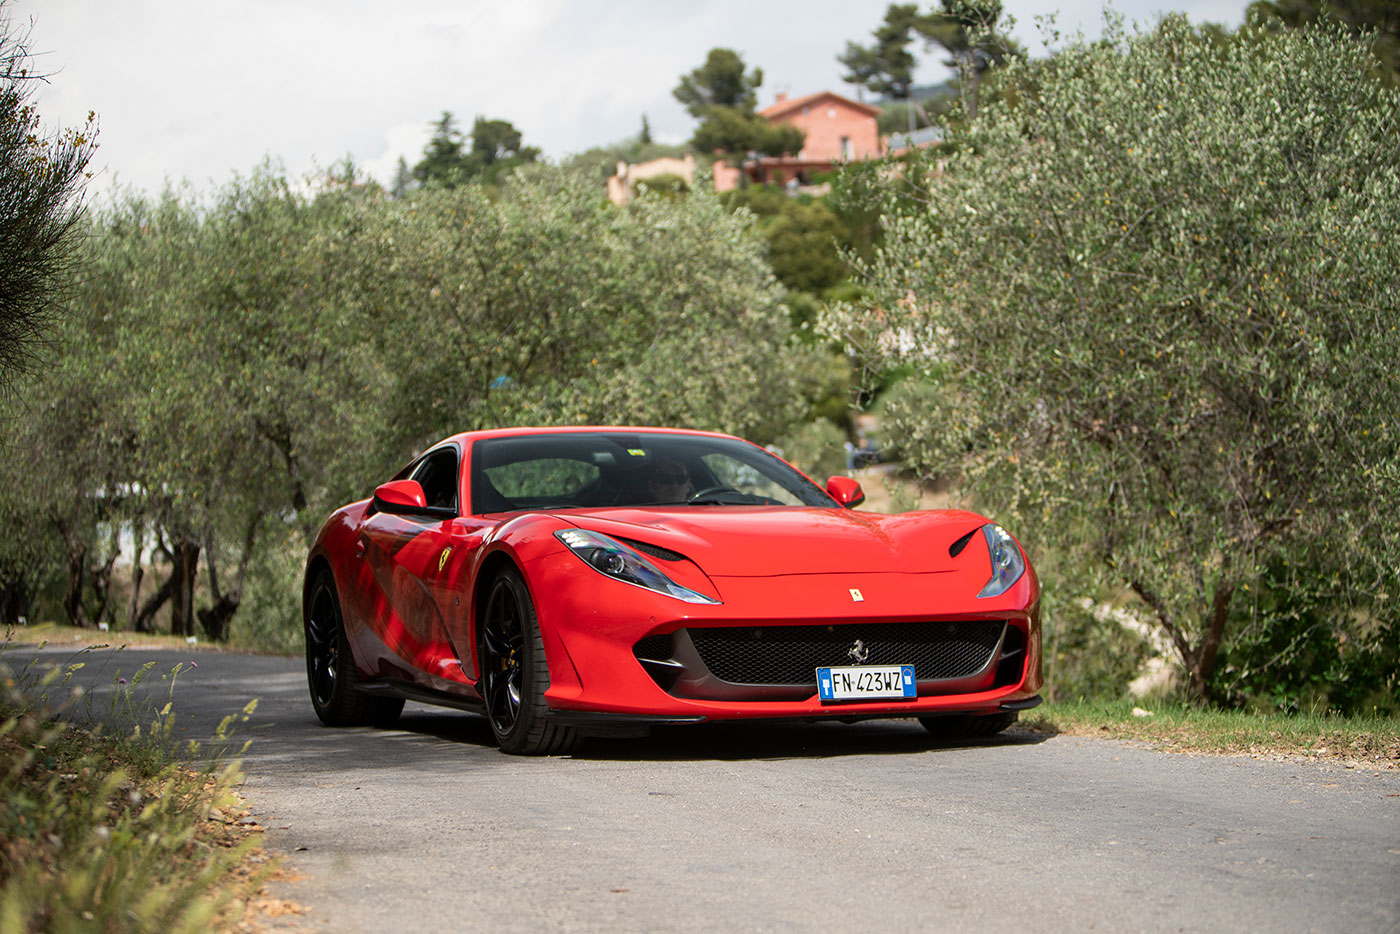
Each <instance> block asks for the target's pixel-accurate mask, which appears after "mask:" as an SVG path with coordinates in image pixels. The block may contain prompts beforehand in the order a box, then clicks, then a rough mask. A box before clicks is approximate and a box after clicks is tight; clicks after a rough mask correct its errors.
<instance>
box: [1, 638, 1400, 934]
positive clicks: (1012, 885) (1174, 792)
mask: <svg viewBox="0 0 1400 934" xmlns="http://www.w3.org/2000/svg"><path fill="white" fill-rule="evenodd" d="M7 654H9V655H10V663H11V664H12V665H13V664H15V662H17V661H18V662H22V661H23V657H24V656H23V652H22V651H11V652H9V653H7ZM69 654H71V653H68V652H66V651H62V652H61V651H57V650H50V651H47V652H45V654H44V658H45V659H46V660H54V661H59V660H64V659H66V658H67V657H68V655H69ZM149 659H154V660H156V661H157V665H156V666H155V668H154V669H153V670H152V671H151V672H150V673H148V675H147V677H146V681H145V682H144V684H143V686H142V690H146V691H148V692H154V693H157V694H159V693H160V692H163V691H166V690H169V684H168V683H163V682H161V681H160V680H159V679H158V678H157V677H156V676H157V675H159V674H161V673H163V672H168V671H169V670H170V669H171V667H172V666H173V665H175V664H176V663H177V662H188V661H190V660H194V661H196V662H197V663H198V665H199V667H198V668H197V669H190V670H187V671H184V672H182V673H181V674H180V675H179V677H178V678H177V679H175V683H174V697H175V706H176V709H177V711H178V715H179V720H178V721H177V722H178V724H179V727H180V729H181V731H182V732H184V733H185V734H187V735H190V736H196V737H202V736H207V735H208V734H209V733H210V732H211V731H212V729H213V727H214V725H215V724H216V723H217V722H218V721H219V720H220V719H221V718H222V717H224V716H225V715H226V714H229V713H232V712H235V711H237V710H238V709H240V708H241V707H242V706H243V705H244V704H245V703H246V702H247V701H248V700H250V699H254V698H256V699H257V700H258V708H257V711H256V713H255V714H254V716H253V717H252V718H251V720H250V721H249V722H248V723H247V724H246V725H245V726H244V727H243V728H242V736H243V737H245V738H248V739H250V740H251V745H249V747H248V749H247V751H246V753H245V754H244V767H245V770H246V772H247V775H248V778H247V784H246V788H245V793H246V794H247V796H248V797H249V798H250V799H251V803H252V806H253V809H254V816H255V818H256V819H257V820H259V821H261V822H262V823H263V824H264V825H265V826H266V827H267V834H266V842H267V844H268V846H269V848H271V849H272V850H274V851H276V852H280V853H283V854H286V856H287V859H288V861H289V863H290V868H291V869H292V870H293V871H294V872H295V873H297V874H299V876H300V878H299V879H297V880H295V881H291V882H287V883H281V884H279V886H278V891H277V894H278V895H280V896H281V897H284V898H288V899H292V900H294V901H297V902H299V903H300V904H302V905H304V906H305V907H306V908H307V909H308V913H307V914H305V915H302V916H294V917H292V918H289V919H283V920H278V921H274V922H272V924H273V925H274V926H278V925H285V926H286V927H288V928H289V929H297V930H308V929H309V930H316V931H335V932H357V931H358V932H371V931H394V932H410V931H425V932H426V931H432V932H439V931H456V930H463V931H471V930H482V931H493V932H495V931H540V930H548V931H608V932H611V931H678V932H679V931H707V932H708V931H715V930H722V931H724V930H733V931H804V932H805V931H822V932H847V931H861V932H864V931H870V930H884V931H906V930H938V931H991V930H997V931H1004V930H1014V929H1029V930H1038V931H1083V930H1088V929H1099V930H1111V931H1181V930H1186V931H1201V930H1212V931H1214V930H1248V931H1268V932H1289V931H1345V932H1349V934H1351V932H1368V931H1400V773H1396V772H1382V773H1375V772H1371V771H1367V770H1361V769H1346V768H1344V767H1342V766H1339V765H1318V764H1311V763H1293V762H1276V761H1269V760H1258V759H1251V758H1227V757H1209V756H1200V757H1188V756H1183V755H1171V754H1166V753H1160V752H1155V751H1152V750H1150V749H1145V748H1139V747H1133V746H1125V745H1122V744H1118V743H1113V742H1108V741H1103V740H1095V739H1084V738H1076V737H1065V736H1057V737H1052V738H1043V737H1037V736H1030V735H1011V736H1005V737H998V738H996V739H994V740H982V741H976V742H970V743H966V744H961V745H950V744H940V743H938V742H935V741H933V740H932V739H930V738H929V737H928V736H927V735H926V734H925V733H924V731H923V730H922V729H921V728H920V727H919V726H918V725H917V724H916V723H913V722H912V721H910V722H904V721H885V722H870V723H863V724H854V725H841V724H830V725H827V724H821V725H792V726H781V727H773V726H767V727H746V728H739V727H732V726H714V727H689V728H672V729H669V730H665V731H660V732H658V733H657V734H656V735H654V736H653V737H651V738H650V739H645V740H608V741H593V742H592V744H591V745H589V746H587V747H585V749H584V750H583V751H582V752H581V753H580V754H578V755H576V756H572V757H564V758H547V759H522V758H514V757H510V756H505V755H502V754H501V753H500V752H499V751H498V750H496V748H495V747H494V746H493V745H492V743H491V740H490V731H489V729H488V728H487V726H486V724H485V722H484V721H483V720H481V719H479V718H476V717H472V716H470V715H467V714H462V713H456V712H452V711H443V710H438V709H435V708H430V707H423V706H419V705H415V704H410V705H409V706H408V708H407V709H406V710H405V715H404V717H403V719H402V721H401V722H400V724H399V725H398V726H397V727H396V728H394V729H369V728H365V729H351V730H330V729H326V728H324V727H322V726H321V725H320V724H319V723H318V722H317V721H316V718H315V716H314V715H313V714H312V712H311V707H310V703H309V701H308V700H307V699H306V696H305V693H306V688H305V679H304V673H303V668H302V665H301V662H300V661H299V660H296V659H284V658H270V657H260V656H251V655H231V654H218V653H209V652H200V653H198V654H191V653H174V652H163V651H152V650H139V649H127V650H126V651H125V652H124V653H122V654H121V655H118V656H115V657H110V656H104V655H103V654H102V653H91V654H89V655H87V656H85V657H84V659H83V660H84V661H85V662H86V665H85V667H84V668H83V669H82V670H80V671H79V672H78V675H77V677H79V678H86V679H88V680H89V681H90V683H92V684H94V685H96V686H97V688H96V691H95V692H94V694H93V695H92V696H93V698H94V699H93V701H92V702H91V703H92V709H93V710H95V711H100V710H102V709H104V705H105V703H106V697H107V696H108V695H109V694H110V691H111V687H110V685H111V682H112V681H113V679H114V678H115V677H117V676H118V674H119V671H120V672H121V673H124V674H125V675H127V676H129V674H130V673H131V672H132V671H134V670H135V669H136V668H137V667H139V665H140V664H141V663H142V662H144V661H146V660H149Z"/></svg>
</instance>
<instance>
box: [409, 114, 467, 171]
mask: <svg viewBox="0 0 1400 934" xmlns="http://www.w3.org/2000/svg"><path fill="white" fill-rule="evenodd" d="M464 143H465V139H464V138H463V136H462V131H461V130H459V129H457V120H456V118H455V117H454V116H453V115H452V111H450V110H444V111H443V112H442V116H441V117H440V118H438V120H437V122H436V123H434V124H433V135H432V137H431V138H430V139H429V140H428V145H427V146H425V147H423V158H422V159H420V160H418V163H417V164H416V165H415V166H414V167H413V177H414V179H415V180H416V181H417V182H418V183H419V184H420V185H426V184H428V183H429V182H435V183H437V184H440V185H454V184H458V183H459V181H460V180H461V176H462V174H463V165H462V164H463V162H464V161H465V154H464V152H463V145H464Z"/></svg>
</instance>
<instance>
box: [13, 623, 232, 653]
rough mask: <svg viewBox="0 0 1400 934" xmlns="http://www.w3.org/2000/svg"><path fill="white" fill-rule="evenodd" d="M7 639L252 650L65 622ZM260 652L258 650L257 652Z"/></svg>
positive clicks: (24, 629) (16, 631) (20, 630)
mask: <svg viewBox="0 0 1400 934" xmlns="http://www.w3.org/2000/svg"><path fill="white" fill-rule="evenodd" d="M3 635H4V641H5V642H13V643H16V644H20V645H49V646H53V647H61V648H73V649H78V648H95V649H100V648H109V647H110V648H118V647H121V646H128V645H131V646H140V647H141V648H148V649H181V650H183V651H191V650H193V651H200V652H205V651H213V652H248V651H249V650H248V649H242V648H230V647H229V646H227V645H220V644H219V643H217V642H209V641H207V640H205V639H203V638H201V637H198V636H196V637H195V641H194V642H190V641H189V639H188V638H186V637H185V636H172V635H170V634H169V633H164V632H129V631H125V630H123V631H120V632H103V631H102V630H100V629H84V628H82V627H81V626H69V625H66V624H64V623H35V624H33V625H30V626H16V627H12V628H10V629H7V630H5V631H4V633H3ZM255 654H256V653H255Z"/></svg>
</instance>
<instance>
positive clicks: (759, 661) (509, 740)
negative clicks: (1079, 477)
mask: <svg viewBox="0 0 1400 934" xmlns="http://www.w3.org/2000/svg"><path fill="white" fill-rule="evenodd" d="M863 499H864V495H863V494H862V492H861V489H860V486H859V484H858V483H856V482H855V481H854V480H852V479H850V478H847V477H833V478H831V480H829V481H828V483H827V486H826V489H825V490H823V489H822V488H821V487H819V486H817V485H816V484H815V483H813V482H812V481H811V480H809V479H808V478H807V477H806V476H804V475H803V474H802V473H800V472H799V471H797V470H795V469H793V468H792V467H791V466H789V465H788V464H787V463H786V462H784V461H783V460H781V459H779V458H777V457H775V456H773V455H772V454H770V453H769V452H767V451H766V450H764V449H763V448H760V447H758V446H756V445H754V444H750V443H749V442H747V441H742V440H740V439H738V438H734V437H730V436H727V435H719V434H712V433H709V432H700V431H683V430H671V429H658V428H516V429H502V430H494V431H477V432H468V433H465V434H459V435H454V436H452V437H450V438H447V439H446V440H444V441H442V442H441V443H439V444H436V445H434V446H433V447H432V448H431V449H429V450H428V451H427V452H425V453H424V454H423V455H422V456H420V457H418V458H417V459H416V460H414V461H413V462H412V463H410V464H409V465H408V466H407V467H405V468H404V469H403V470H401V471H400V472H399V473H398V475H397V476H396V477H395V478H394V479H393V480H390V481H389V482H387V483H385V484H383V485H382V486H380V487H378V488H377V489H376V490H375V491H374V496H373V497H371V498H369V499H365V500H361V501H359V502H356V503H351V504H350V505H348V506H345V507H343V508H341V509H339V510H337V511H336V512H335V513H334V514H333V515H332V516H331V517H330V518H329V519H328V520H327V521H326V523H325V525H324V526H323V527H322V529H321V531H320V534H319V535H318V536H317V538H316V542H315V545H314V546H313V547H312V549H311V554H310V557H309V559H308V561H307V566H306V583H305V592H304V600H303V607H304V619H305V624H306V672H307V679H308V681H309V684H310V689H311V702H312V705H313V706H314V707H315V710H316V714H317V716H318V717H320V719H321V720H322V721H323V722H324V723H326V724H328V725H332V726H338V725H350V724H362V723H386V722H389V721H392V720H393V718H395V717H396V716H398V714H399V712H400V711H401V710H402V709H403V703H404V700H405V699H410V700H415V701H425V702H428V703H434V704H443V705H448V706H452V707H460V708H464V709H467V710H472V711H476V712H479V713H482V714H484V715H485V716H486V718H487V719H488V720H489V721H490V723H491V729H492V731H493V732H494V733H495V736H496V739H497V740H498V741H499V743H500V746H501V748H502V749H503V750H505V751H506V752H510V753H521V754H541V753H559V752H564V751H567V750H570V749H572V748H575V747H576V746H577V744H578V742H579V741H580V740H581V738H583V737H584V736H588V735H614V736H615V735H638V734H642V733H645V732H646V728H647V727H648V726H650V725H653V724H674V723H694V722H698V721H702V720H721V719H725V720H732V719H772V718H797V719H811V720H816V719H837V720H843V721H854V720H863V719H869V718H873V717H912V718H917V719H918V720H919V721H920V722H921V723H923V725H924V726H925V727H927V728H928V729H929V730H930V731H932V732H935V733H940V734H945V735H987V734H991V733H995V732H998V731H1000V730H1002V729H1005V728H1006V727H1007V726H1008V725H1009V724H1011V723H1012V722H1013V721H1014V720H1015V719H1016V715H1017V711H1020V710H1025V709H1027V708H1029V707H1034V706H1035V705H1036V704H1038V703H1039V702H1040V698H1039V696H1038V695H1037V693H1036V692H1037V691H1038V690H1039V689H1040V686H1041V672H1040V615H1039V592H1040V587H1039V584H1038V582H1037V580H1036V576H1035V572H1034V571H1033V570H1032V569H1031V567H1030V563H1029V562H1028V561H1027V559H1026V556H1025V554H1024V553H1023V552H1022V550H1021V547H1020V545H1019V544H1018V543H1017V542H1016V541H1015V539H1013V538H1012V537H1011V536H1010V535H1008V534H1007V533H1006V531H1004V530H1003V529H1002V528H1001V527H1000V526H997V525H995V524H993V523H992V522H990V521H988V520H987V519H985V518H984V517H982V516H979V515H976V514H974V513H971V512H963V511H955V510H949V511H937V512H917V513H906V514H903V515H888V516H887V515H877V514H874V513H866V512H856V511H853V507H855V506H857V505H859V504H860V503H861V501H862V500H863Z"/></svg>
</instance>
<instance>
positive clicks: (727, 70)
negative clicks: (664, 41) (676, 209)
mask: <svg viewBox="0 0 1400 934" xmlns="http://www.w3.org/2000/svg"><path fill="white" fill-rule="evenodd" d="M761 84H763V71H762V69H759V68H755V69H754V70H753V71H750V72H748V73H745V71H744V60H743V59H742V58H740V57H739V54H738V53H737V52H734V51H732V50H731V49H711V50H710V53H709V55H708V56H706V58H705V64H703V65H701V66H700V67H699V68H696V69H695V70H693V71H691V72H690V73H689V74H686V75H682V76H681V81H680V84H678V85H676V87H675V89H674V90H673V91H672V92H671V93H672V94H673V95H674V96H675V98H676V100H678V101H680V102H681V104H683V105H684V106H685V109H686V111H687V112H688V113H689V114H690V115H691V116H692V117H695V118H696V119H698V120H699V121H700V126H699V127H697V128H696V130H695V135H694V136H693V137H692V138H691V144H692V145H693V146H694V147H695V148H696V149H697V150H698V151H700V152H705V153H710V152H723V153H725V155H726V158H727V159H728V160H729V161H730V162H731V163H732V164H734V165H738V164H739V163H740V162H741V161H743V159H744V158H745V157H746V156H747V155H748V154H749V153H761V154H764V155H769V156H781V155H785V154H788V153H796V152H798V151H800V150H801V149H802V146H803V143H804V142H805V140H806V134H805V133H804V132H803V131H802V130H800V129H798V128H797V127H794V126H790V125H785V124H783V125H774V124H772V123H769V122H768V121H767V120H765V119H764V118H763V117H760V116H759V115H758V114H757V113H755V112H754V107H756V106H757V104H758V87H759V85H761Z"/></svg>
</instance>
